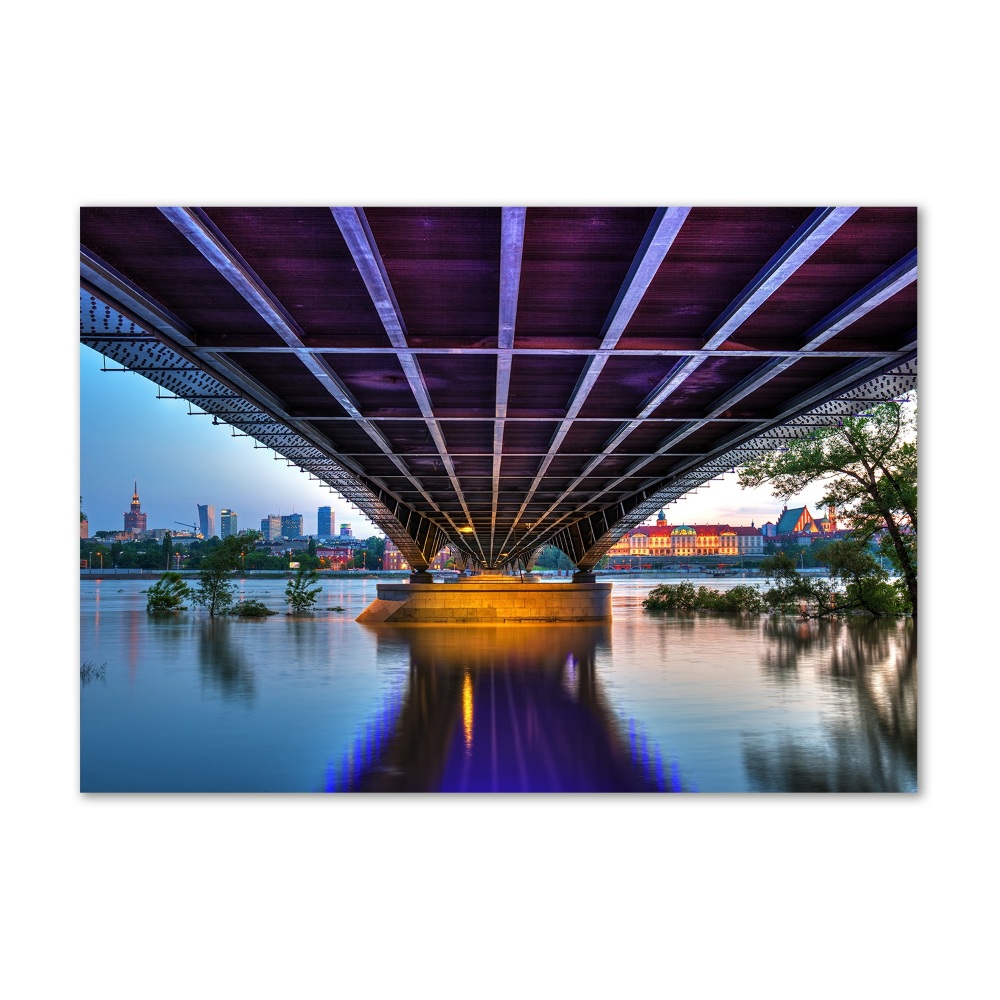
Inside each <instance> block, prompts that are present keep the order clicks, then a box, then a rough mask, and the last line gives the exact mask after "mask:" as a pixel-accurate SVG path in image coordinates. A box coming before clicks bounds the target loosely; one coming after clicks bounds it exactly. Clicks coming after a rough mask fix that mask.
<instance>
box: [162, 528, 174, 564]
mask: <svg viewBox="0 0 1000 1000" xmlns="http://www.w3.org/2000/svg"><path fill="white" fill-rule="evenodd" d="M173 558H174V542H173V539H172V538H171V537H170V532H169V531H165V532H164V533H163V564H164V566H166V568H167V569H170V560H171V559H173Z"/></svg>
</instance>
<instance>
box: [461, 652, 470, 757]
mask: <svg viewBox="0 0 1000 1000" xmlns="http://www.w3.org/2000/svg"><path fill="white" fill-rule="evenodd" d="M462 723H463V725H464V726H465V752H466V753H467V754H468V753H472V675H471V674H470V673H469V671H468V670H466V671H465V680H464V681H463V683H462Z"/></svg>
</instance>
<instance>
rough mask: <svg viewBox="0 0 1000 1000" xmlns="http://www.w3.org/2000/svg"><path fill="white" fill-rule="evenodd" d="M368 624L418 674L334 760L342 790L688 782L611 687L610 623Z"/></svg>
mask: <svg viewBox="0 0 1000 1000" xmlns="http://www.w3.org/2000/svg"><path fill="white" fill-rule="evenodd" d="M366 628H368V629H369V630H370V631H371V632H373V633H374V634H375V636H376V641H377V647H378V654H377V655H378V657H379V658H383V657H384V658H387V659H394V658H397V657H398V656H399V654H400V652H405V655H406V656H407V657H408V659H409V676H408V683H407V687H406V690H405V693H403V694H402V696H401V698H400V700H399V702H398V703H397V704H393V705H390V706H388V707H387V709H386V710H385V712H383V713H382V715H381V716H380V717H379V718H378V719H376V720H372V721H371V722H370V724H369V725H368V726H367V727H366V730H365V734H364V735H363V736H362V737H361V738H359V740H358V741H356V744H355V746H354V748H353V749H352V751H351V753H350V754H349V757H348V759H346V760H345V761H344V762H342V764H341V766H340V767H339V768H337V769H332V771H331V773H330V774H329V775H328V788H329V789H330V790H340V791H347V790H351V791H451V792H460V791H464V792H572V791H576V792H599V791H600V792H610V791H628V792H637V791H656V790H666V789H669V790H680V789H681V788H682V787H683V783H682V781H681V780H680V772H679V769H678V767H677V766H676V763H673V764H671V763H670V762H665V761H663V759H662V757H661V756H658V755H657V752H656V748H655V747H654V746H653V745H652V744H651V742H650V741H649V740H648V739H647V738H646V736H645V734H644V732H643V731H642V730H641V727H638V726H637V725H636V723H635V721H634V720H632V724H631V727H629V726H627V725H623V724H622V722H621V721H620V720H619V719H618V718H617V717H616V716H615V715H614V713H613V712H612V711H611V710H610V708H609V706H608V703H607V701H606V699H605V697H604V695H603V693H602V691H601V689H600V686H599V683H598V680H597V675H596V672H595V660H596V657H597V655H598V650H599V649H607V648H608V646H609V644H610V632H609V629H608V627H607V625H604V624H594V625H555V626H554V625H551V624H547V625H539V626H533V625H522V626H506V627H485V626H484V627H477V626H470V627H466V628H460V629H456V628H434V627H429V626H418V627H413V628H406V627H401V626H388V627H386V626H381V627H380V626H366ZM390 718H391V723H390Z"/></svg>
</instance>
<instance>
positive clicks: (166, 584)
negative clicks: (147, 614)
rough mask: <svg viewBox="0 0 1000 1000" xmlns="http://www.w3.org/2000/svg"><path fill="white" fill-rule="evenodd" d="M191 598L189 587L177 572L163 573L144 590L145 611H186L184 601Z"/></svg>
mask: <svg viewBox="0 0 1000 1000" xmlns="http://www.w3.org/2000/svg"><path fill="white" fill-rule="evenodd" d="M190 598H191V589H190V588H189V587H188V585H187V584H186V583H185V582H184V581H183V579H181V575H180V574H179V573H164V574H163V576H161V577H160V579H159V580H158V581H157V582H156V583H154V584H153V586H152V587H150V588H149V590H147V591H146V610H147V611H154V612H155V611H186V610H187V608H186V607H185V605H184V602H185V601H187V600H189V599H190Z"/></svg>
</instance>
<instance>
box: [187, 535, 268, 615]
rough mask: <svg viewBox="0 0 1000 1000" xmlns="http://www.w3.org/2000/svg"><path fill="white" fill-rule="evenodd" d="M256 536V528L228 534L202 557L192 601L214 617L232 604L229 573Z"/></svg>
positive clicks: (234, 592)
mask: <svg viewBox="0 0 1000 1000" xmlns="http://www.w3.org/2000/svg"><path fill="white" fill-rule="evenodd" d="M259 535H260V532H258V531H241V532H240V533H239V534H238V535H230V536H229V537H228V538H224V539H223V540H222V541H221V543H220V544H218V545H216V546H213V547H212V549H211V551H210V552H209V553H208V554H207V555H205V556H203V557H202V560H201V572H200V573H199V580H200V586H199V588H198V590H196V591H194V593H193V594H192V595H191V600H193V601H194V603H195V604H200V605H201V606H202V607H205V608H207V609H208V613H209V615H210V616H212V617H213V618H214V617H215V616H216V615H220V614H225V613H226V610H227V609H228V608H229V606H230V605H231V604H232V603H233V598H234V596H235V594H236V584H235V583H233V582H232V574H233V573H234V572H235V571H236V570H237V569H239V568H240V566H241V564H242V559H243V553H244V552H245V551H246V548H247V546H248V545H252V544H253V542H254V540H255V539H256V538H257V537H258V536H259Z"/></svg>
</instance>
